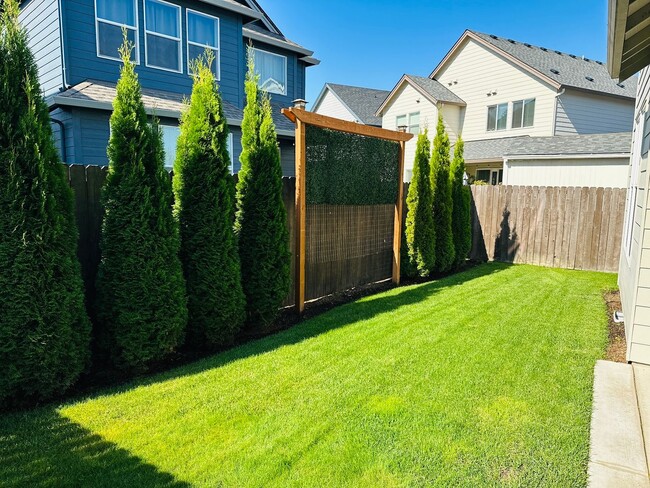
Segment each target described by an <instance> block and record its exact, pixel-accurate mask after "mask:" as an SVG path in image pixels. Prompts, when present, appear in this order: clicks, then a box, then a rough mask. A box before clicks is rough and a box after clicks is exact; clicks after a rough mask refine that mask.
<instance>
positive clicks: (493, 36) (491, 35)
mask: <svg viewBox="0 0 650 488" xmlns="http://www.w3.org/2000/svg"><path fill="white" fill-rule="evenodd" d="M490 37H491V38H492V39H498V37H497V36H495V35H494V34H490Z"/></svg>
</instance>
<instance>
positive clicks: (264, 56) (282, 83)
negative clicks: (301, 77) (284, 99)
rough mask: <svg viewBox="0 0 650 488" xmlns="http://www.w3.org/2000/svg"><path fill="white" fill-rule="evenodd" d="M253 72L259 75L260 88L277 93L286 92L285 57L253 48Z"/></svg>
mask: <svg viewBox="0 0 650 488" xmlns="http://www.w3.org/2000/svg"><path fill="white" fill-rule="evenodd" d="M253 56H254V60H255V73H256V74H258V75H260V82H259V86H260V88H261V89H262V90H264V91H266V92H269V93H277V94H278V95H286V94H287V58H286V56H280V55H279V54H274V53H270V52H267V51H262V50H261V49H253Z"/></svg>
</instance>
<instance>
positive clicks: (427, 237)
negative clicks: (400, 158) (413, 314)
mask: <svg viewBox="0 0 650 488" xmlns="http://www.w3.org/2000/svg"><path fill="white" fill-rule="evenodd" d="M430 155H431V142H430V141H429V134H428V130H426V129H425V131H424V133H422V134H420V135H419V136H418V142H417V146H416V149H415V161H414V163H413V177H412V178H411V185H410V186H409V191H408V195H407V197H406V207H407V209H408V210H407V211H408V213H407V216H406V242H407V246H408V256H409V261H410V262H411V265H410V266H409V269H410V270H413V271H414V272H415V273H416V274H418V275H419V276H428V275H429V273H431V271H432V270H433V269H434V266H435V261H436V255H435V244H436V242H435V241H436V234H435V227H434V222H433V210H432V209H433V194H432V187H431V180H430V174H431V169H430V167H429V158H430Z"/></svg>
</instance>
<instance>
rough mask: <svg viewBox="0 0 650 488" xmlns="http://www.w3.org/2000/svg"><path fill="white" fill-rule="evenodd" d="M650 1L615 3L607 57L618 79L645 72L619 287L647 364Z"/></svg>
mask: <svg viewBox="0 0 650 488" xmlns="http://www.w3.org/2000/svg"><path fill="white" fill-rule="evenodd" d="M648 3H649V2H647V1H640V0H639V1H636V2H634V3H633V4H632V3H631V2H629V1H628V0H610V3H609V36H608V39H609V42H608V53H607V64H608V68H609V71H610V73H611V75H612V76H613V77H620V78H621V79H625V78H628V77H630V76H633V75H634V74H635V73H636V72H637V71H639V70H642V71H641V76H640V78H639V89H638V93H637V96H636V105H635V110H634V132H633V137H632V143H631V145H632V157H631V159H630V164H629V166H628V184H627V187H628V192H627V200H626V205H625V221H624V227H623V236H622V246H621V260H620V266H619V275H618V283H619V287H620V290H621V302H622V305H623V314H624V316H625V336H626V339H627V359H628V361H632V362H638V363H645V364H650V218H649V214H650V202H649V201H648V185H650V175H649V173H648V149H649V147H650V68H649V67H648V66H649V65H650V24H649V23H648V21H647V15H646V14H644V12H647V10H648ZM640 7H642V8H641V9H639V8H640ZM640 13H641V14H643V15H640Z"/></svg>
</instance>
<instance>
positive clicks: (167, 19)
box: [146, 0, 180, 37]
mask: <svg viewBox="0 0 650 488" xmlns="http://www.w3.org/2000/svg"><path fill="white" fill-rule="evenodd" d="M146 8H147V30H149V31H152V32H157V33H158V34H164V35H166V36H170V37H180V36H179V33H178V31H179V30H180V28H179V24H180V10H179V9H177V8H175V7H172V6H171V5H166V4H164V3H158V2H154V1H152V0H147V1H146Z"/></svg>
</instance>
